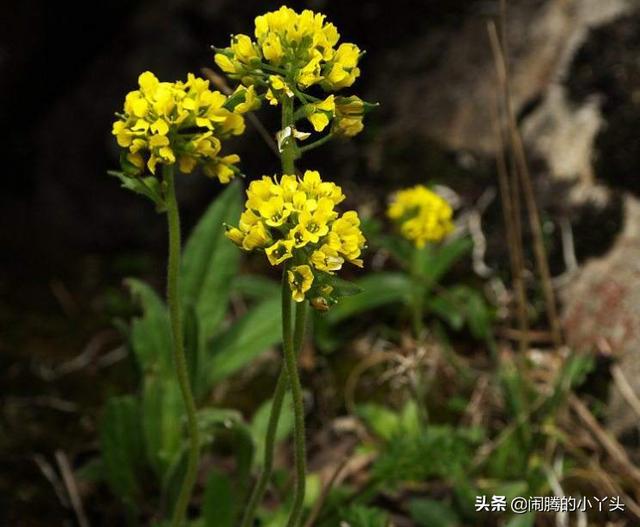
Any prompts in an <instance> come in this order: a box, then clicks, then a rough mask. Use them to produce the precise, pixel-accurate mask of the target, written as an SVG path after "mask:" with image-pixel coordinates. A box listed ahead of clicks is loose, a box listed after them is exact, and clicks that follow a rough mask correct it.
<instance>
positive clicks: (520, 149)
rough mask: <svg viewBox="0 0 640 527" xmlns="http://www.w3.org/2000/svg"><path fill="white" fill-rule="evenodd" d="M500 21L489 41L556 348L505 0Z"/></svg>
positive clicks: (556, 327) (558, 339) (557, 334)
mask: <svg viewBox="0 0 640 527" xmlns="http://www.w3.org/2000/svg"><path fill="white" fill-rule="evenodd" d="M500 5H501V23H502V39H503V41H502V43H501V42H500V38H499V37H498V32H497V29H496V26H495V24H494V23H493V22H490V23H489V24H488V32H489V40H490V42H491V50H492V53H493V57H494V61H495V63H496V68H497V71H498V75H499V78H500V82H501V85H502V88H503V93H504V95H505V108H506V117H507V128H508V132H509V138H510V146H511V150H512V153H513V158H514V161H515V165H516V169H517V170H516V172H517V174H518V180H519V181H520V183H521V184H522V191H523V194H524V199H525V204H526V207H527V214H528V218H529V225H530V228H531V233H532V236H533V250H534V255H535V260H536V267H537V269H538V273H539V275H540V280H541V283H542V291H543V295H544V300H545V306H546V310H547V317H548V319H549V325H550V327H551V332H552V333H553V337H554V344H555V346H556V347H560V346H561V345H562V340H563V339H562V330H561V327H560V319H559V317H558V312H557V307H556V299H555V293H554V291H553V285H552V282H551V273H550V271H549V263H548V261H547V254H546V249H545V247H544V239H543V233H542V225H541V222H540V214H539V211H538V206H537V203H536V198H535V194H534V191H533V184H532V181H531V174H530V173H529V167H528V164H527V159H526V154H525V150H524V143H523V141H522V136H521V135H520V131H519V129H518V126H517V123H516V119H515V115H514V111H513V104H512V101H511V90H510V81H509V70H508V64H507V61H506V57H505V53H506V52H505V47H506V42H505V33H506V24H507V21H506V3H505V0H501V4H500Z"/></svg>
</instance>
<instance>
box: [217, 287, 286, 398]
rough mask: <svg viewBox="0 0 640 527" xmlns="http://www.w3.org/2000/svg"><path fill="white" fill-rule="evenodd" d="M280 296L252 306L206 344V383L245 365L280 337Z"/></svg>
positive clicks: (218, 379)
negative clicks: (207, 374)
mask: <svg viewBox="0 0 640 527" xmlns="http://www.w3.org/2000/svg"><path fill="white" fill-rule="evenodd" d="M281 325H282V314H281V313H280V298H279V295H276V297H275V298H271V299H269V300H265V301H264V302H262V303H260V304H258V305H257V306H255V307H254V308H252V309H251V310H250V311H249V312H248V313H246V314H245V315H244V316H243V317H242V318H240V319H239V320H238V321H237V322H236V323H235V324H233V326H231V327H230V328H229V329H228V330H227V331H225V332H224V333H222V334H221V335H218V336H217V337H216V338H215V339H213V341H212V343H211V345H210V346H209V350H210V351H209V354H208V356H209V362H208V364H207V371H208V372H209V384H210V385H213V384H215V383H217V382H219V381H221V380H222V379H224V378H226V377H228V376H229V375H231V374H233V373H235V372H236V371H238V370H239V369H241V368H243V367H244V366H246V365H247V364H248V363H249V362H251V361H252V360H253V359H255V358H256V357H257V356H258V355H260V354H261V353H262V352H264V351H265V350H267V348H269V347H270V346H273V345H275V344H277V343H279V342H281V340H282V329H281Z"/></svg>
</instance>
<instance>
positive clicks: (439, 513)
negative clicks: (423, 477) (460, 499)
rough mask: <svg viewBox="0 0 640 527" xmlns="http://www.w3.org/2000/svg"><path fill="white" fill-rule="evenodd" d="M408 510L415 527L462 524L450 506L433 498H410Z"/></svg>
mask: <svg viewBox="0 0 640 527" xmlns="http://www.w3.org/2000/svg"><path fill="white" fill-rule="evenodd" d="M409 512H410V514H411V519H412V520H413V521H414V522H415V524H416V526H417V527H458V526H460V525H463V524H462V522H461V521H460V518H458V515H457V514H456V513H455V511H454V510H453V509H452V508H451V507H449V506H447V505H445V504H444V503H441V502H439V501H435V500H429V499H415V500H411V501H410V502H409Z"/></svg>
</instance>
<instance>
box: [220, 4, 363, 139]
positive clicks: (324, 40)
mask: <svg viewBox="0 0 640 527" xmlns="http://www.w3.org/2000/svg"><path fill="white" fill-rule="evenodd" d="M254 33H255V40H252V39H251V37H250V36H248V35H242V34H238V35H234V36H233V37H232V38H231V44H230V46H229V47H227V48H223V49H219V50H217V53H216V54H215V61H216V64H218V66H219V67H220V69H222V71H223V72H225V73H226V74H227V75H228V76H229V77H231V78H232V79H236V80H239V81H240V83H241V84H242V85H244V86H252V87H256V88H260V89H261V90H264V92H263V93H262V92H261V97H264V98H265V99H266V100H267V101H268V102H269V104H271V105H274V106H275V105H278V104H279V103H280V102H281V101H282V99H283V98H284V97H287V98H294V97H296V98H297V99H298V100H299V101H300V102H301V103H302V108H301V109H300V112H299V114H296V115H297V118H305V117H306V118H307V119H308V120H309V122H310V123H311V125H312V126H313V129H314V130H315V131H316V132H321V131H323V130H324V129H325V128H326V127H327V126H328V125H329V123H330V122H331V121H332V120H333V125H332V128H331V131H332V133H334V134H336V135H342V136H347V137H351V136H354V135H356V134H357V133H359V132H360V131H361V130H362V128H363V124H362V118H363V115H364V113H365V108H367V105H366V103H364V101H362V99H360V98H358V97H356V96H351V97H335V96H334V95H329V97H327V98H326V99H321V98H320V99H319V98H317V97H314V96H312V95H309V94H305V93H304V91H305V90H306V89H308V88H309V87H311V86H314V85H319V86H321V87H322V88H323V89H324V90H325V91H327V92H336V91H338V90H340V89H342V88H347V87H349V86H351V85H352V84H353V83H354V82H355V80H356V78H357V77H358V76H359V75H360V69H359V68H358V61H359V60H360V56H361V55H362V51H361V50H360V49H359V48H358V46H356V45H355V44H351V43H341V44H339V45H338V40H339V39H340V35H339V33H338V31H337V29H336V27H335V26H334V25H333V24H331V23H329V22H326V21H325V16H324V15H322V14H319V13H314V12H313V11H310V10H304V11H302V12H301V13H297V12H296V11H294V10H293V9H290V8H288V7H285V6H283V7H281V8H280V9H278V10H277V11H273V12H270V13H266V14H264V15H261V16H258V17H257V18H256V19H255V32H254ZM368 106H371V105H368Z"/></svg>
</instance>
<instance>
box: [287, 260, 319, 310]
mask: <svg viewBox="0 0 640 527" xmlns="http://www.w3.org/2000/svg"><path fill="white" fill-rule="evenodd" d="M287 276H288V279H289V287H291V296H292V297H293V299H294V300H295V301H296V302H303V301H304V298H305V293H306V292H307V291H309V289H311V284H313V272H312V271H311V267H309V266H308V265H298V266H296V267H292V268H291V269H290V270H289V271H287Z"/></svg>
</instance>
